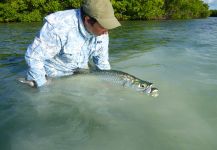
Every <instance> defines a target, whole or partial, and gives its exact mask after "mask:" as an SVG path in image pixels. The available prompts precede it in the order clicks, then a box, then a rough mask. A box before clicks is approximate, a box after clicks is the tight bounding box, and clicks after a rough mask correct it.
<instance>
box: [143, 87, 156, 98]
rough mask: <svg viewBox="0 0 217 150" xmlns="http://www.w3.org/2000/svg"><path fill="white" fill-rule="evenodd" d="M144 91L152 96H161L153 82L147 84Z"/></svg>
mask: <svg viewBox="0 0 217 150" xmlns="http://www.w3.org/2000/svg"><path fill="white" fill-rule="evenodd" d="M144 92H145V93H146V94H148V95H151V96H152V97H158V96H159V90H158V89H157V88H155V87H152V84H151V85H149V86H147V87H146V89H145V90H144Z"/></svg>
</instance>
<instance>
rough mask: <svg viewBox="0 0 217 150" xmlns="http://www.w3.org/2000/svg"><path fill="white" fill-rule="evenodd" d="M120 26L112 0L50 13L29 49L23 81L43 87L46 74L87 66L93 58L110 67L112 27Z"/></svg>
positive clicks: (61, 73) (99, 65) (91, 0)
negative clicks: (110, 31) (109, 34)
mask: <svg viewBox="0 0 217 150" xmlns="http://www.w3.org/2000/svg"><path fill="white" fill-rule="evenodd" d="M118 26H120V23H119V22H118V20H117V19H116V18H115V16H114V10H113V8H112V4H111V2H110V0H84V3H83V5H82V7H81V9H74V10H65V11H59V12H56V13H53V14H50V15H48V16H47V17H45V23H44V25H43V27H42V29H41V31H40V32H39V34H38V35H37V36H36V37H35V39H34V41H33V43H32V44H31V45H30V46H29V47H28V49H27V52H26V55H25V59H26V62H27V64H28V66H29V69H28V72H27V77H26V79H20V81H21V82H23V83H26V84H28V85H30V86H32V87H40V86H43V85H45V84H46V83H47V78H46V77H59V76H66V75H72V74H73V72H74V71H76V69H87V68H88V61H89V59H92V60H93V62H94V64H95V65H96V67H97V68H98V69H100V70H109V69H110V64H109V58H108V43H109V39H108V30H109V29H113V28H116V27H118Z"/></svg>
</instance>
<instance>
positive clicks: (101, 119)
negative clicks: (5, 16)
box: [0, 18, 217, 150]
mask: <svg viewBox="0 0 217 150" xmlns="http://www.w3.org/2000/svg"><path fill="white" fill-rule="evenodd" d="M216 23H217V18H208V19H198V20H181V21H149V22H143V21H138V22H123V23H122V27H121V28H118V29H115V30H113V31H111V33H110V61H111V65H112V68H113V69H116V70H122V71H125V72H128V73H130V74H133V75H135V76H137V77H139V78H141V79H144V80H147V81H151V82H153V83H154V85H155V86H156V87H158V88H159V90H160V95H159V97H157V98H153V97H150V96H147V95H142V94H140V93H137V92H135V91H133V90H130V89H125V88H122V87H118V86H114V85H111V84H107V83H103V82H101V81H99V80H97V79H91V78H89V79H88V78H87V79H85V80H84V79H82V78H79V77H76V78H73V77H67V78H59V79H53V80H52V82H51V84H50V85H49V86H46V87H43V88H41V89H31V88H29V87H27V86H25V85H22V84H20V83H18V82H17V81H16V78H18V77H22V76H24V75H25V71H26V68H27V66H26V64H25V61H24V58H23V55H24V53H25V50H26V47H27V46H28V44H30V42H31V41H32V40H33V38H34V35H35V34H36V32H37V30H38V29H39V28H40V26H41V23H32V24H24V23H14V24H0V33H1V36H0V79H1V80H0V149H4V150H35V149H37V150H47V149H52V150H59V149H61V150H71V149H73V150H102V149H103V150H107V149H108V150H110V149H114V150H132V149H136V150H144V149H148V150H158V149H160V150H168V149H169V150H170V149H171V150H174V149H176V150H186V149H189V150H194V149H195V150H204V149H206V150H213V149H215V148H216V147H217V144H216V138H217V117H216V116H217V109H216V108H217V100H216V98H217V92H216V89H217V78H216V77H217V76H216V75H217V59H216V57H217V24H216Z"/></svg>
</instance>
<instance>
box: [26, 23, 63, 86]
mask: <svg viewBox="0 0 217 150" xmlns="http://www.w3.org/2000/svg"><path fill="white" fill-rule="evenodd" d="M60 50H61V40H60V38H59V36H58V35H57V34H56V32H55V28H54V27H53V26H52V25H51V24H49V23H48V22H45V24H44V25H43V27H42V29H41V31H40V32H39V33H38V35H37V36H36V37H35V39H34V41H33V43H32V44H31V45H29V47H28V48H27V51H26V54H25V59H26V62H27V64H28V66H29V69H28V71H27V80H33V81H35V83H36V84H37V85H36V86H37V87H40V86H42V85H44V84H45V83H46V78H45V75H46V73H45V69H44V61H45V60H46V59H49V58H52V57H54V56H55V55H56V54H57V53H59V51H60Z"/></svg>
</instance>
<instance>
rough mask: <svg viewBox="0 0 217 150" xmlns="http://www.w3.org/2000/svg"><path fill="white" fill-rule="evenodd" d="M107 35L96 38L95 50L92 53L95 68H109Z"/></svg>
mask: <svg viewBox="0 0 217 150" xmlns="http://www.w3.org/2000/svg"><path fill="white" fill-rule="evenodd" d="M108 44H109V37H108V33H107V34H104V35H102V36H100V38H97V43H96V51H95V52H94V54H93V62H94V64H95V65H96V67H97V69H100V70H110V69H111V66H110V63H109V52H108V51H109V50H108Z"/></svg>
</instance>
